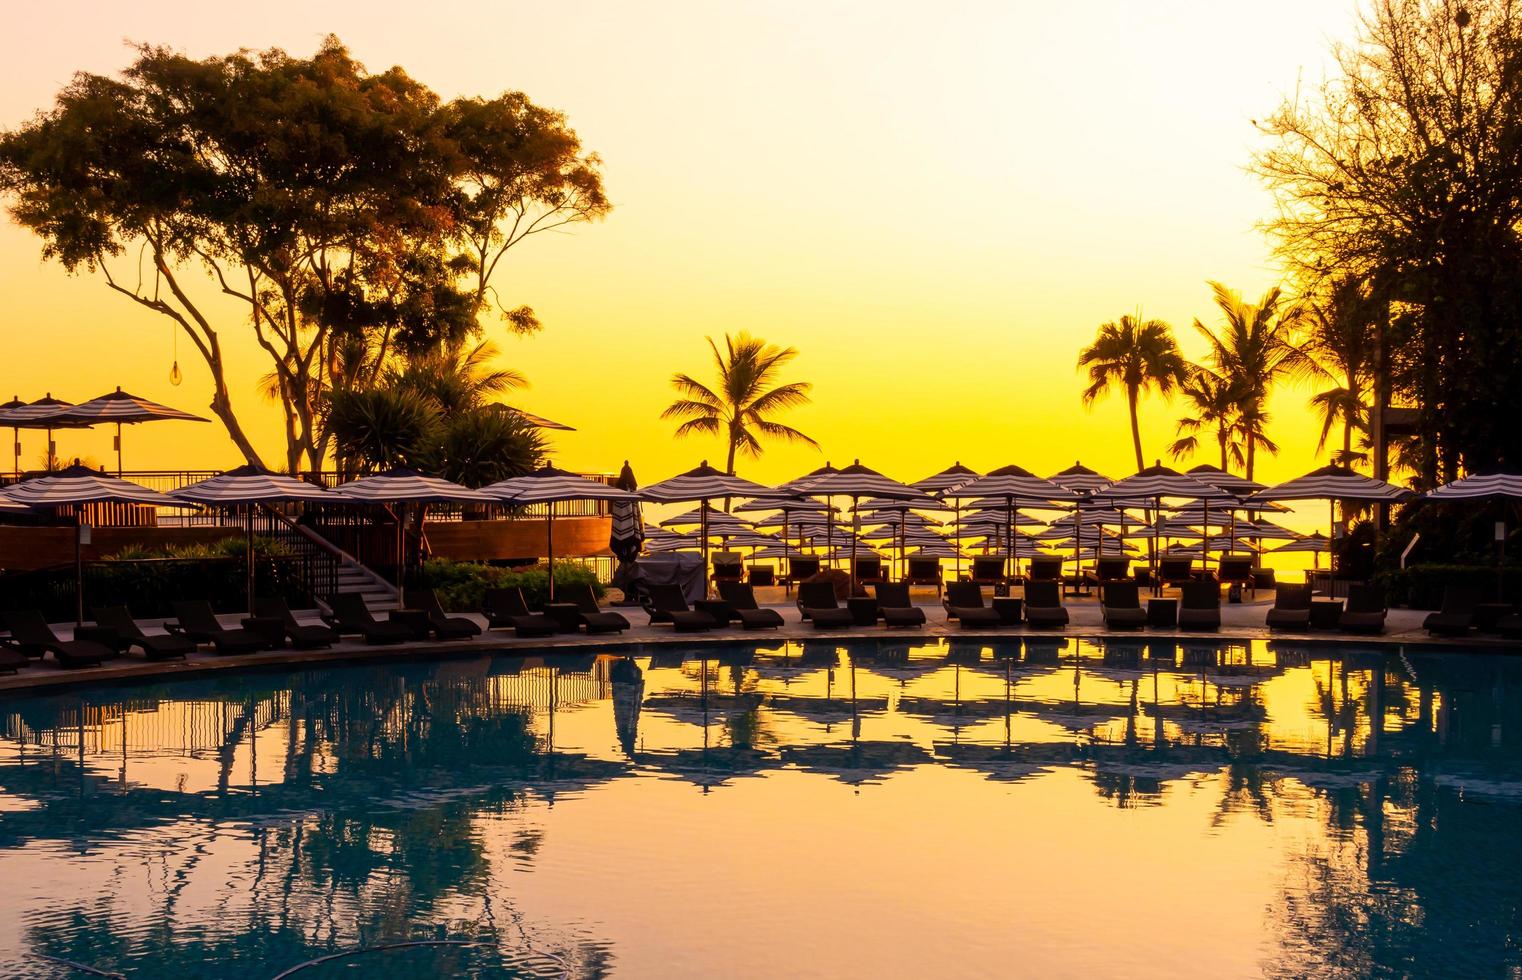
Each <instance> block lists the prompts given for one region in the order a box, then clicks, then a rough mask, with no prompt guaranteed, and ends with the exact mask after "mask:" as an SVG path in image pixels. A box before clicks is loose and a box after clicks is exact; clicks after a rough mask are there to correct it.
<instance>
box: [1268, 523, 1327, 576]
mask: <svg viewBox="0 0 1522 980" xmlns="http://www.w3.org/2000/svg"><path fill="white" fill-rule="evenodd" d="M1331 550H1332V542H1331V541H1330V540H1329V539H1328V538H1327V536H1326V535H1325V534H1322V533H1321V532H1320V531H1316V532H1314V533H1311V534H1307V535H1306V536H1305V537H1303V538H1299V539H1298V540H1295V541H1291V542H1290V543H1289V544H1281V545H1280V546H1279V547H1277V548H1274V549H1273V550H1271V551H1270V552H1269V554H1271V555H1278V554H1290V553H1300V554H1304V553H1305V552H1310V553H1311V556H1312V560H1313V567H1316V568H1320V567H1321V556H1322V555H1323V554H1325V553H1327V552H1329V551H1331Z"/></svg>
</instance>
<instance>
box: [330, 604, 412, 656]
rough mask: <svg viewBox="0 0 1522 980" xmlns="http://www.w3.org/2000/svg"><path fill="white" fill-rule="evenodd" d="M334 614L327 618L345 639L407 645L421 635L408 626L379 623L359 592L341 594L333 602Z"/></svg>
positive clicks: (388, 621) (384, 621) (332, 609)
mask: <svg viewBox="0 0 1522 980" xmlns="http://www.w3.org/2000/svg"><path fill="white" fill-rule="evenodd" d="M328 605H329V608H330V609H331V612H329V613H328V615H326V616H324V617H323V619H324V620H326V621H327V623H328V625H329V626H331V627H333V628H334V629H335V630H337V631H338V632H339V633H340V634H343V635H345V636H362V637H364V638H365V642H366V643H369V644H372V645H380V644H383V643H405V642H406V641H408V640H412V639H419V637H418V636H417V631H416V630H415V629H414V628H413V627H412V626H409V625H407V624H406V623H398V622H393V621H392V620H390V619H389V618H388V619H376V618H375V614H374V613H372V612H370V607H369V606H367V605H365V598H364V596H362V595H360V594H358V593H356V592H340V593H338V594H337V595H335V596H333V598H332V600H331V601H330V602H329V604H328Z"/></svg>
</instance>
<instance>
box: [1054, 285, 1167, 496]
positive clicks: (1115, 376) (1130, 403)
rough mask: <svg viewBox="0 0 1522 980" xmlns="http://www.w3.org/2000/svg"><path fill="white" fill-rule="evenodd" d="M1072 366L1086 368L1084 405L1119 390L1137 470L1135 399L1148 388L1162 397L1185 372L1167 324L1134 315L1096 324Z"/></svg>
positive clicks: (1138, 448)
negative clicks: (1091, 338) (1122, 391)
mask: <svg viewBox="0 0 1522 980" xmlns="http://www.w3.org/2000/svg"><path fill="white" fill-rule="evenodd" d="M1078 366H1079V367H1081V368H1084V367H1086V368H1088V369H1089V386H1088V387H1087V388H1085V389H1084V390H1083V403H1084V404H1085V405H1092V404H1093V403H1094V402H1095V401H1096V400H1098V399H1099V398H1100V397H1101V396H1103V395H1104V394H1105V393H1106V392H1108V391H1109V390H1110V388H1112V387H1114V386H1120V387H1122V388H1124V389H1125V391H1126V407H1127V408H1129V409H1130V411H1131V445H1132V448H1133V449H1135V450H1136V469H1137V471H1138V472H1139V471H1140V470H1141V469H1142V468H1143V467H1144V466H1145V464H1144V463H1143V457H1142V445H1141V428H1140V426H1139V425H1138V424H1137V419H1136V402H1137V399H1138V398H1139V397H1140V396H1141V393H1142V392H1143V391H1147V390H1150V389H1153V388H1155V389H1157V391H1158V392H1159V393H1160V394H1162V395H1164V396H1166V395H1169V394H1171V393H1172V392H1173V389H1174V388H1175V387H1176V386H1177V385H1178V384H1179V382H1180V381H1181V380H1182V379H1183V378H1184V376H1185V374H1187V373H1188V367H1187V365H1186V364H1185V363H1184V358H1183V355H1182V354H1180V353H1179V350H1178V345H1177V344H1176V343H1175V342H1174V340H1173V328H1172V327H1170V326H1168V324H1166V323H1164V322H1163V321H1161V320H1142V318H1141V315H1140V314H1137V315H1136V316H1123V317H1121V318H1120V319H1119V320H1117V321H1115V322H1112V323H1106V324H1103V325H1101V326H1100V328H1099V332H1098V333H1097V334H1095V336H1094V342H1093V343H1092V344H1090V345H1089V346H1087V347H1085V348H1084V349H1083V350H1082V351H1081V352H1080V353H1079V354H1078Z"/></svg>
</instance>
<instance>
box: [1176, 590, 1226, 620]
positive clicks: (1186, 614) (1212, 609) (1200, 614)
mask: <svg viewBox="0 0 1522 980" xmlns="http://www.w3.org/2000/svg"><path fill="white" fill-rule="evenodd" d="M1178 625H1179V629H1185V630H1218V629H1220V628H1221V585H1220V583H1219V582H1216V581H1215V580H1214V579H1211V580H1208V581H1203V582H1185V583H1183V584H1182V585H1181V586H1180V594H1179V606H1178Z"/></svg>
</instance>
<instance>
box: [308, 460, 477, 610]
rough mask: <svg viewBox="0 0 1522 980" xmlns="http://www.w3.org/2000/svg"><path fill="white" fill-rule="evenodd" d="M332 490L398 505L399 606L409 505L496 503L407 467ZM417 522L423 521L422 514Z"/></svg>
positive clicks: (359, 501) (351, 499)
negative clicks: (405, 524) (406, 514)
mask: <svg viewBox="0 0 1522 980" xmlns="http://www.w3.org/2000/svg"><path fill="white" fill-rule="evenodd" d="M332 492H333V494H334V495H335V496H338V497H341V498H343V499H344V500H346V501H349V502H351V503H357V504H371V505H376V506H394V507H395V508H396V510H395V517H396V565H397V568H396V602H397V605H398V606H402V605H405V601H404V600H405V593H406V583H405V579H406V577H407V571H406V570H407V539H406V533H405V530H404V528H403V521H402V519H403V517H404V516H405V508H406V506H407V505H408V504H417V505H419V506H422V507H424V508H426V507H427V506H428V505H429V504H446V503H479V504H489V503H495V501H494V500H493V498H491V497H488V496H487V495H486V494H484V493H481V492H480V491H479V490H472V489H470V488H469V487H463V486H461V485H460V484H458V483H453V482H451V481H449V480H445V479H442V478H441V477H437V476H427V475H426V474H423V473H419V472H418V471H417V470H413V469H407V468H405V467H398V468H396V469H392V470H388V471H386V472H384V473H377V474H375V475H374V476H365V477H360V478H359V479H357V480H350V481H349V482H348V483H344V484H341V485H340V486H338V487H337V488H336V489H335V490H333V491H332ZM422 513H423V514H425V515H426V514H427V511H426V510H424V511H423V512H422ZM418 523H419V525H421V523H422V519H421V518H420V519H419V522H418Z"/></svg>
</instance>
